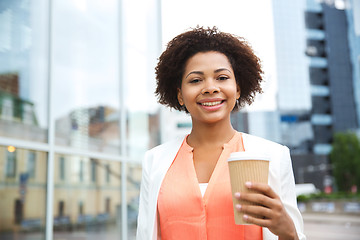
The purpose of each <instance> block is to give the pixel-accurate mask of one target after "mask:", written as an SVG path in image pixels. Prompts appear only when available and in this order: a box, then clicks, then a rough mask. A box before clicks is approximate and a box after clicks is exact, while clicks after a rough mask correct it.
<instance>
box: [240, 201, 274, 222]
mask: <svg viewBox="0 0 360 240" xmlns="http://www.w3.org/2000/svg"><path fill="white" fill-rule="evenodd" d="M236 209H237V210H238V211H240V212H242V213H244V214H247V215H251V216H256V218H261V219H265V218H266V219H270V218H271V217H272V211H271V209H270V208H267V207H264V206H258V205H247V204H242V205H240V204H237V205H236Z"/></svg>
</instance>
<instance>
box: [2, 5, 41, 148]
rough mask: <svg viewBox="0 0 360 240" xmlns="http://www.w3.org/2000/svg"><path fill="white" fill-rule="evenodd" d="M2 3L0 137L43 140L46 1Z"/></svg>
mask: <svg viewBox="0 0 360 240" xmlns="http://www.w3.org/2000/svg"><path fill="white" fill-rule="evenodd" d="M35 2H36V3H35ZM1 3H2V4H0V33H1V34H0V136H3V137H14V138H20V139H25V140H31V141H39V142H46V141H47V139H46V138H47V122H46V120H47V113H46V109H47V105H46V104H47V101H46V93H47V91H46V90H47V80H46V76H47V63H46V61H45V59H46V58H47V54H46V51H47V44H46V39H47V32H46V31H39V30H40V29H42V30H44V27H45V24H46V23H47V22H48V21H47V16H46V14H43V13H41V12H42V10H43V7H44V6H45V5H44V4H45V2H42V3H39V2H38V1H34V2H30V1H11V0H4V1H2V2H1ZM32 4H34V5H35V4H36V7H35V8H33V7H32ZM35 64H36V65H35Z"/></svg>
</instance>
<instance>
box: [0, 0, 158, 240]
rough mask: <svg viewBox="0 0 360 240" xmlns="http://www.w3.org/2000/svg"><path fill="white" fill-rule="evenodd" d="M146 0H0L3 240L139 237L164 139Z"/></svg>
mask: <svg viewBox="0 0 360 240" xmlns="http://www.w3.org/2000/svg"><path fill="white" fill-rule="evenodd" d="M140 2H141V3H140V4H142V5H143V6H144V8H141V9H139V8H138V4H139V1H137V2H136V3H135V2H132V1H130V0H128V1H126V0H124V1H116V0H110V1H106V2H104V1H100V0H95V1H84V0H76V1H72V0H49V1H39V0H35V1H29V0H3V1H1V2H0V213H1V214H0V239H46V240H50V239H95V238H96V239H133V238H134V236H135V228H136V218H137V208H138V207H137V204H138V194H139V186H140V178H141V158H142V156H143V153H144V151H145V150H146V149H148V148H150V147H152V146H154V145H157V144H158V143H159V132H158V131H157V130H156V129H158V125H159V116H158V112H157V111H156V110H155V109H156V108H155V107H154V105H155V104H156V101H155V99H153V98H154V97H152V95H153V94H152V92H153V90H152V87H153V86H152V85H151V83H152V82H154V80H153V79H154V73H153V72H154V70H153V69H154V66H155V61H156V58H157V56H158V54H159V52H160V49H161V45H160V44H161V35H160V34H161V31H160V29H161V27H160V26H161V25H160V24H161V22H160V17H159V16H160V4H159V2H158V1H157V0H151V1H145V0H142V1H140ZM153 84H154V83H153Z"/></svg>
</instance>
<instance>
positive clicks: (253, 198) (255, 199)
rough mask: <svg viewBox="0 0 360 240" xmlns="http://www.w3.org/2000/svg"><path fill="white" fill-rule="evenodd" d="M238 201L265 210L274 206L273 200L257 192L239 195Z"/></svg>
mask: <svg viewBox="0 0 360 240" xmlns="http://www.w3.org/2000/svg"><path fill="white" fill-rule="evenodd" d="M238 200H241V201H246V202H250V203H252V204H254V205H262V206H264V207H267V208H272V207H273V206H274V205H275V204H274V203H273V201H274V199H272V198H270V197H268V196H266V195H264V194H262V193H257V192H248V193H245V192H243V193H241V194H240V196H239V198H238Z"/></svg>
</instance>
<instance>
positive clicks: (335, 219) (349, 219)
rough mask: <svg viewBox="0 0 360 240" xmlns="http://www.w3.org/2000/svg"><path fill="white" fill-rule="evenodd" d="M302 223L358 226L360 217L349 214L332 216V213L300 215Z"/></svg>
mask: <svg viewBox="0 0 360 240" xmlns="http://www.w3.org/2000/svg"><path fill="white" fill-rule="evenodd" d="M302 216H303V218H304V222H313V223H314V222H315V223H329V224H331V223H332V224H338V223H345V224H347V223H349V224H355V225H360V215H351V214H333V213H302Z"/></svg>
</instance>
